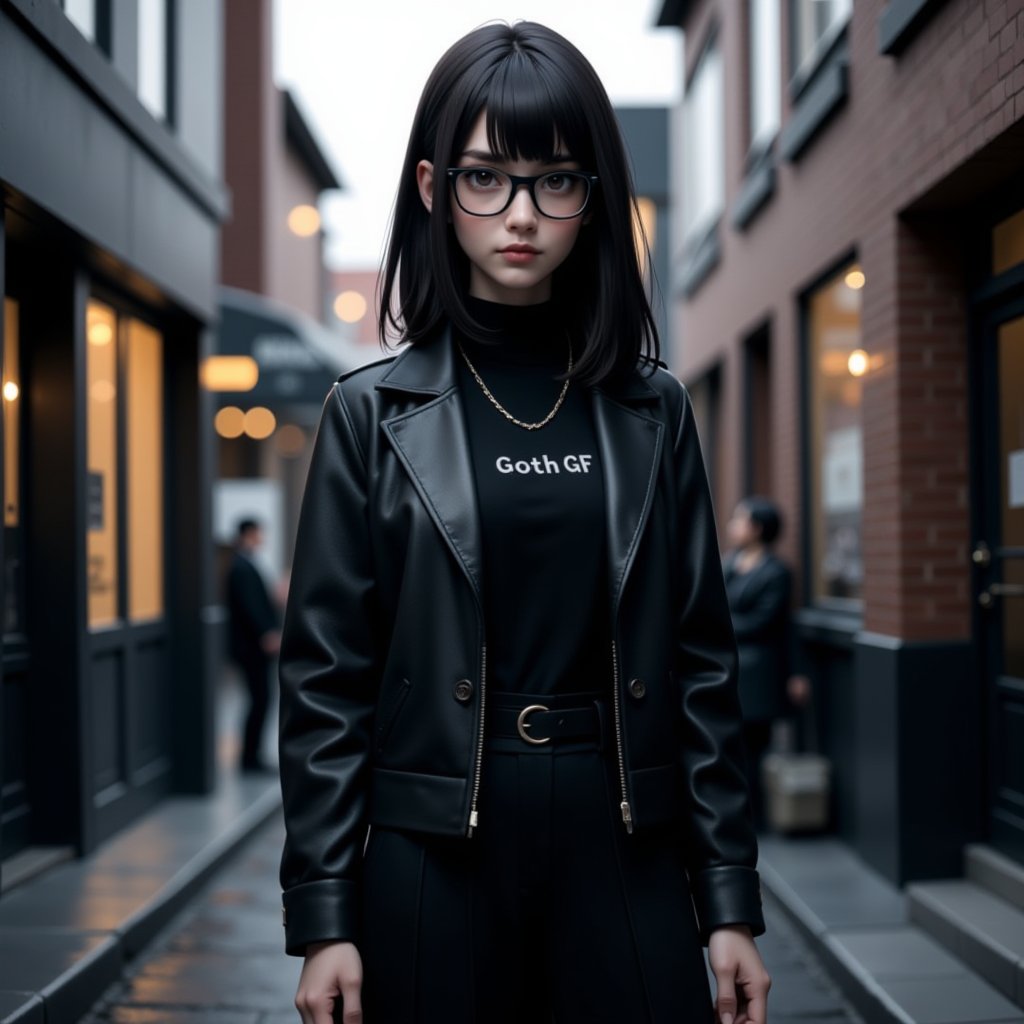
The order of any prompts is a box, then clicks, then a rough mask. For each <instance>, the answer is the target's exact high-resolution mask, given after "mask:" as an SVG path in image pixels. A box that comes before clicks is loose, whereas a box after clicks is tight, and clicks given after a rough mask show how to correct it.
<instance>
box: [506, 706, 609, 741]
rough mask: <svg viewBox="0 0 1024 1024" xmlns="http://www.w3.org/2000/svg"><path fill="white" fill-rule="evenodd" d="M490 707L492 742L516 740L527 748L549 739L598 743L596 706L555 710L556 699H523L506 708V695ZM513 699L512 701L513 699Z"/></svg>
mask: <svg viewBox="0 0 1024 1024" xmlns="http://www.w3.org/2000/svg"><path fill="white" fill-rule="evenodd" d="M503 697H504V699H503V700H502V701H501V702H500V703H499V702H496V703H495V704H492V705H491V708H490V710H489V712H488V717H487V726H486V731H487V733H488V734H489V735H490V736H491V737H492V738H494V739H499V738H501V739H510V738H511V739H520V740H522V741H523V742H524V743H528V744H530V745H531V746H540V745H541V744H542V743H550V742H551V741H552V740H585V739H592V740H598V741H599V740H600V739H601V734H602V715H601V711H600V707H599V704H598V702H597V701H596V700H591V701H590V702H588V703H587V704H585V705H576V706H574V707H557V704H558V703H560V701H559V699H558V698H557V697H552V698H551V699H549V700H547V703H545V700H546V698H544V697H539V698H525V697H524V698H523V699H522V700H521V701H518V702H516V703H515V704H511V706H509V705H510V701H509V698H508V696H506V695H503ZM513 699H514V698H513Z"/></svg>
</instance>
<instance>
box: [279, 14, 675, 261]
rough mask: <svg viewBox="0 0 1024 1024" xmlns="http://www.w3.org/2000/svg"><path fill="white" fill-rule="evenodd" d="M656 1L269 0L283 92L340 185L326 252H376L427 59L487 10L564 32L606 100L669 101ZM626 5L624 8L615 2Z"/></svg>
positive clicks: (329, 203) (357, 255)
mask: <svg viewBox="0 0 1024 1024" xmlns="http://www.w3.org/2000/svg"><path fill="white" fill-rule="evenodd" d="M660 6H661V0H543V2H535V0H493V2H488V3H484V2H481V0H434V2H433V3H431V2H427V3H424V2H423V0H418V2H417V0H274V74H275V78H276V80H277V83H278V84H279V85H281V86H283V87H287V88H289V89H291V90H292V91H293V93H294V94H295V95H296V96H297V97H298V101H299V104H300V106H301V107H302V110H303V112H304V113H305V114H306V116H307V118H308V119H309V121H310V123H311V126H312V128H313V131H314V132H315V134H316V136H317V138H318V139H319V141H320V144H321V145H322V146H323V148H324V150H325V152H326V153H327V156H328V159H329V160H330V161H331V163H332V165H333V167H334V168H335V171H336V172H337V173H338V174H339V176H340V177H341V179H342V181H343V182H344V184H345V186H346V188H345V191H343V192H341V193H334V194H330V195H328V196H327V197H325V199H324V201H323V203H322V210H323V213H324V219H325V229H326V231H327V237H328V263H329V265H330V266H331V267H335V268H342V267H345V268H366V267H372V266H375V265H376V264H377V262H378V260H379V257H380V252H381V246H382V243H383V240H384V232H385V230H386V227H387V219H388V215H389V212H390V209H391V203H392V200H393V199H394V194H395V188H396V185H397V179H398V174H399V171H400V169H401V162H402V157H403V155H404V153H405V145H406V142H407V141H408V136H409V128H410V126H411V124H412V116H413V113H414V112H415V109H416V103H417V101H418V100H419V95H420V91H421V90H422V88H423V84H424V83H425V81H426V79H427V76H428V75H429V74H430V70H431V68H432V67H433V66H434V64H435V63H437V60H438V58H439V57H440V56H441V54H442V53H443V52H444V51H445V49H447V47H448V46H450V45H451V44H452V43H453V42H455V40H456V39H458V38H459V37H460V36H462V35H464V34H465V33H466V32H468V31H470V30H471V29H473V28H475V27H476V26H478V25H480V24H482V23H484V22H485V21H490V20H494V19H502V20H506V21H512V20H519V19H521V18H526V19H529V20H533V21H540V22H543V23H544V24H546V25H548V26H550V27H551V28H553V29H555V30H556V31H558V32H561V33H562V34H563V35H565V36H567V37H568V38H569V39H571V40H572V41H573V42H574V43H575V44H576V45H577V46H578V47H579V48H580V49H581V50H582V51H583V53H584V54H586V56H587V57H588V58H589V60H590V61H591V63H592V64H593V65H594V67H595V68H596V69H597V73H598V74H599V75H600V76H601V79H602V81H603V82H604V84H605V87H606V88H607V89H608V93H609V95H610V96H611V99H612V102H613V103H618V104H622V105H641V104H648V103H650V104H671V103H675V102H676V100H677V98H678V96H679V93H680V90H681V79H682V57H681V49H682V33H681V32H680V31H679V30H678V29H666V28H661V29H656V28H653V27H652V26H653V24H654V20H655V18H656V17H657V12H658V10H659V8H660ZM624 12H629V13H624Z"/></svg>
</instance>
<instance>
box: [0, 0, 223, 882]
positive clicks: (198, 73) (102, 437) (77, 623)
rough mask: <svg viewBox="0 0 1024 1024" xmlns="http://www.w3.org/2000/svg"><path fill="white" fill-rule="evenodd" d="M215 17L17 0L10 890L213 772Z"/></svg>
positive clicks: (0, 120)
mask: <svg viewBox="0 0 1024 1024" xmlns="http://www.w3.org/2000/svg"><path fill="white" fill-rule="evenodd" d="M222 36H223V26H222V9H221V4H220V2H219V0H173V2H172V0H138V2H134V3H113V2H111V0H63V2H58V0H2V2H0V196H2V200H3V221H2V226H0V254H2V255H0V282H2V283H3V293H4V316H3V322H2V328H0V343H2V344H0V350H2V353H3V389H2V393H3V419H2V424H3V426H2V444H0V453H2V454H0V463H2V467H3V470H2V473H3V488H4V531H3V544H2V560H3V566H4V573H3V576H2V578H0V600H2V605H3V613H4V622H3V626H4V628H3V658H2V670H0V675H2V678H0V691H2V701H0V716H2V731H0V782H2V798H0V799H2V806H0V854H2V858H3V863H2V867H0V886H3V887H4V888H8V887H9V886H10V885H11V884H14V882H16V881H17V879H18V877H22V876H24V874H25V873H26V872H28V871H34V870H36V869H38V868H40V867H41V866H45V863H46V861H47V859H48V858H52V857H59V856H62V855H66V854H67V853H72V854H73V853H86V852H88V851H90V850H92V849H94V848H95V847H96V845H97V844H98V843H100V842H101V841H102V840H103V839H105V838H107V837H108V836H110V835H111V834H113V833H114V832H116V831H117V830H118V829H120V828H121V827H122V826H123V825H124V824H126V823H127V822H128V821H130V820H131V819H132V818H134V817H136V816H137V815H139V814H140V813H141V812H142V811H143V810H145V809H146V808H148V807H150V806H152V804H153V803H154V802H155V801H157V800H159V799H160V798H161V797H162V796H163V795H164V794H165V793H168V792H170V791H178V792H183V791H188V792H203V791H206V790H208V789H209V788H210V787H211V786H212V784H213V778H214V776H213V754H214V744H213V728H214V723H213V703H212V688H211V686H210V674H211V670H210V665H209V664H208V655H209V644H208V642H207V629H208V627H207V625H206V622H207V620H208V618H209V615H208V610H209V607H210V605H211V599H212V588H211V579H210V578H209V577H210V571H211V570H210V564H211V558H210V549H209V540H208V538H209V536H210V527H209V512H208V509H209V480H210V477H211V465H210V463H211V456H212V443H211V442H212V432H211V431H210V429H209V426H208V423H209V418H210V413H209V409H208V408H207V405H208V396H206V395H205V393H204V392H203V391H202V390H201V389H200V387H199V370H200V366H201V363H202V361H203V359H204V357H205V354H206V353H207V352H208V351H209V349H210V338H211V333H210V325H211V323H212V322H213V321H214V319H215V317H216V310H217V292H216V286H217V280H218V253H219V247H218V237H219V232H220V225H221V222H222V221H223V220H224V219H226V217H227V216H228V213H229V200H228V194H227V191H226V189H225V187H224V184H223V181H222V174H221V144H222V138H221V136H222V125H221V97H222V77H223V76H222V65H221V62H222V53H223V51H222ZM172 568H173V571H172Z"/></svg>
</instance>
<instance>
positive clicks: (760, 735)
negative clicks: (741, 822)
mask: <svg viewBox="0 0 1024 1024" xmlns="http://www.w3.org/2000/svg"><path fill="white" fill-rule="evenodd" d="M781 528H782V517H781V515H780V514H779V510H778V508H777V507H776V506H775V504H774V503H773V502H771V501H769V500H768V499H767V498H763V497H759V496H757V495H752V496H750V497H747V498H744V499H743V500H742V501H741V502H740V503H739V504H738V505H737V506H736V510H735V511H734V512H733V514H732V518H731V519H730V520H729V522H728V524H727V526H726V536H727V537H728V540H729V543H730V544H731V550H730V551H729V553H728V554H727V555H726V557H725V559H724V560H723V566H722V568H723V571H724V573H725V588H726V593H727V594H728V598H729V608H730V610H731V612H732V623H733V629H734V630H735V632H736V643H737V647H738V650H739V693H740V705H741V707H742V710H743V733H744V740H745V743H746V748H747V760H748V778H749V782H750V794H751V803H752V810H753V815H754V823H755V825H756V826H757V828H759V829H763V828H764V827H765V811H764V796H763V794H762V791H761V780H760V766H761V759H762V758H763V757H764V754H765V753H766V751H767V750H768V747H769V745H770V743H771V732H772V722H773V721H774V720H775V719H776V718H778V717H779V716H780V715H782V714H783V713H784V711H785V710H786V681H787V679H788V677H789V647H790V621H789V602H790V593H791V590H792V577H791V574H790V570H789V568H788V567H787V566H786V565H785V563H783V562H782V561H781V560H780V559H779V558H777V557H776V555H775V553H774V551H773V549H772V546H773V544H774V542H775V540H776V538H777V537H778V536H779V532H780V530H781Z"/></svg>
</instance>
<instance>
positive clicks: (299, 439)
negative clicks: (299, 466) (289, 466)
mask: <svg viewBox="0 0 1024 1024" xmlns="http://www.w3.org/2000/svg"><path fill="white" fill-rule="evenodd" d="M274 447H275V448H276V449H277V452H278V454H279V455H284V456H285V457H286V458H295V456H296V455H301V454H302V451H303V449H304V448H305V447H306V435H305V432H304V431H303V429H302V427H297V426H296V425H295V424H294V423H286V424H285V425H284V426H283V427H278V430H277V433H276V434H274Z"/></svg>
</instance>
